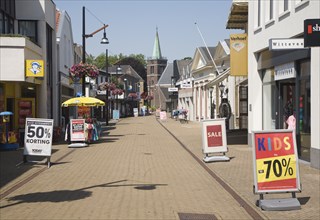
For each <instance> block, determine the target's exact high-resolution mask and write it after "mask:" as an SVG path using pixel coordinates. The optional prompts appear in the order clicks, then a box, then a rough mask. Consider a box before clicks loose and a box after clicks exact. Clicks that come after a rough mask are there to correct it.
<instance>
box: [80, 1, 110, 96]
mask: <svg viewBox="0 0 320 220" xmlns="http://www.w3.org/2000/svg"><path fill="white" fill-rule="evenodd" d="M85 10H86V8H85V7H84V6H83V7H82V63H86V38H88V37H93V35H95V34H96V33H98V32H99V31H101V30H102V29H104V30H105V29H106V28H107V27H108V26H109V25H103V27H101V28H100V29H98V30H96V31H94V32H92V33H91V34H86V13H85ZM102 39H107V38H106V35H105V32H104V36H103V38H102ZM108 43H109V42H108ZM85 81H86V76H85V75H83V76H82V96H87V95H89V94H85V93H86V82H85Z"/></svg>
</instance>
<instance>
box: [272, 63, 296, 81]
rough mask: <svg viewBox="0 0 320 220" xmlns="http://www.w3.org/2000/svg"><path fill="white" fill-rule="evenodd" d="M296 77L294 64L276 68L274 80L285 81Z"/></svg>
mask: <svg viewBox="0 0 320 220" xmlns="http://www.w3.org/2000/svg"><path fill="white" fill-rule="evenodd" d="M295 77H296V69H295V66H294V62H290V63H286V64H282V65H279V66H275V67H274V80H283V79H290V78H295Z"/></svg>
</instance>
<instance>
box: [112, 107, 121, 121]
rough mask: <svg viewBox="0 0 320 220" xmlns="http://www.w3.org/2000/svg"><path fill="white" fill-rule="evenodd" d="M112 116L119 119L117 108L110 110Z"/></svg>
mask: <svg viewBox="0 0 320 220" xmlns="http://www.w3.org/2000/svg"><path fill="white" fill-rule="evenodd" d="M112 118H113V119H116V120H119V118H120V113H119V110H115V109H114V110H113V111H112Z"/></svg>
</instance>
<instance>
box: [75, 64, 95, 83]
mask: <svg viewBox="0 0 320 220" xmlns="http://www.w3.org/2000/svg"><path fill="white" fill-rule="evenodd" d="M69 74H70V77H71V78H72V79H74V80H80V79H81V78H82V77H83V76H88V77H90V78H96V77H97V76H98V75H99V70H98V68H97V67H96V66H95V65H92V64H88V63H82V62H80V63H78V64H74V65H73V66H72V67H71V68H70V69H69Z"/></svg>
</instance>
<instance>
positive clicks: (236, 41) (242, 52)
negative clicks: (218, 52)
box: [230, 34, 248, 76]
mask: <svg viewBox="0 0 320 220" xmlns="http://www.w3.org/2000/svg"><path fill="white" fill-rule="evenodd" d="M247 75H248V36H247V34H231V35H230V76H247Z"/></svg>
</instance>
